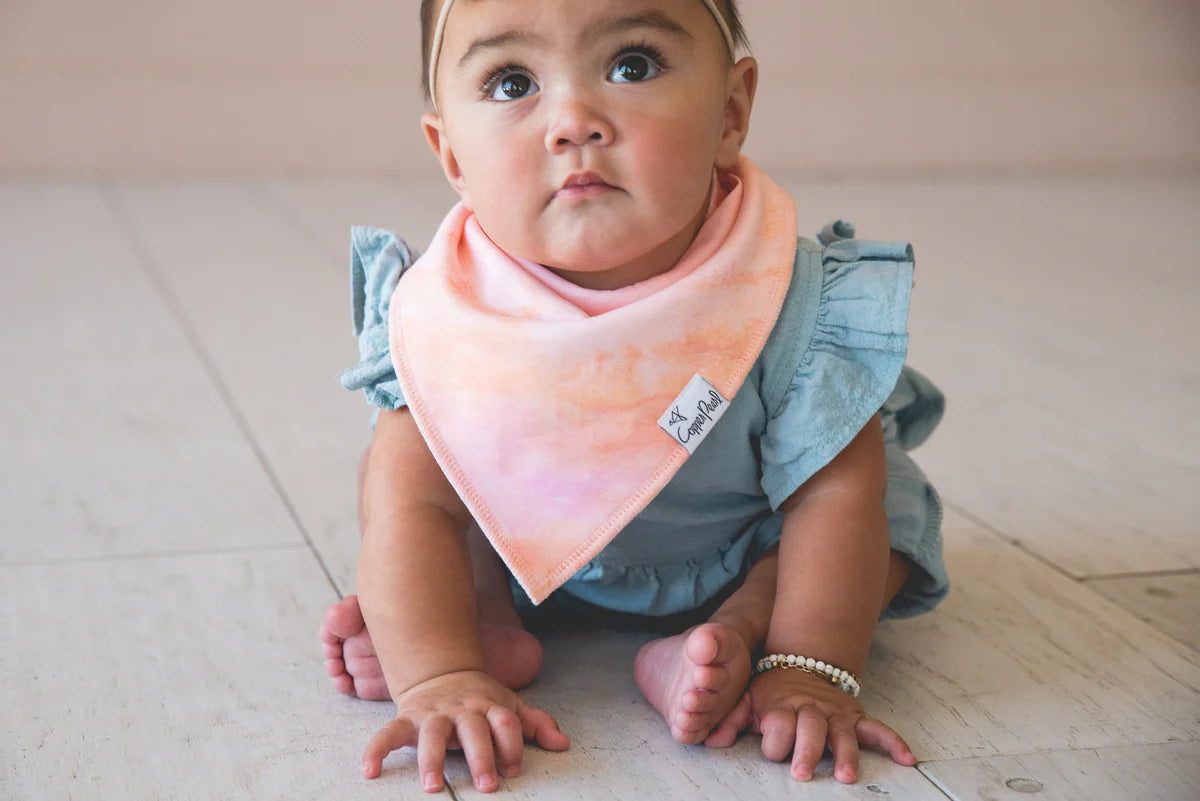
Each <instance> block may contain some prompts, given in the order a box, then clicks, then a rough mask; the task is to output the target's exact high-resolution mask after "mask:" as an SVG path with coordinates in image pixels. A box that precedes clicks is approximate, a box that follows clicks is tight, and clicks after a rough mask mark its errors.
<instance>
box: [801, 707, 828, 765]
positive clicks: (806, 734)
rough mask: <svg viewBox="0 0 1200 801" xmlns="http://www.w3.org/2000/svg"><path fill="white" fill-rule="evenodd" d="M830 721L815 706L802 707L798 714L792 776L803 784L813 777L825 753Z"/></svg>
mask: <svg viewBox="0 0 1200 801" xmlns="http://www.w3.org/2000/svg"><path fill="white" fill-rule="evenodd" d="M828 733H829V721H828V720H827V719H826V717H825V713H823V712H822V711H821V710H819V709H817V708H816V707H815V706H802V707H800V709H799V710H798V711H797V712H796V752H795V753H794V754H793V755H792V776H794V777H795V778H797V779H799V780H800V781H802V782H806V781H808V780H809V779H811V778H812V777H813V771H815V770H816V769H817V763H818V762H820V761H821V754H823V753H825V737H826V735H828Z"/></svg>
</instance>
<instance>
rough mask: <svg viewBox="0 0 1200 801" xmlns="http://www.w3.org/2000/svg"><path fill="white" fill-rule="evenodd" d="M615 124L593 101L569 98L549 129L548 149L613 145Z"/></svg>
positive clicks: (559, 109)
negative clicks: (600, 111) (613, 124)
mask: <svg viewBox="0 0 1200 801" xmlns="http://www.w3.org/2000/svg"><path fill="white" fill-rule="evenodd" d="M613 137H614V132H613V127H612V124H611V123H609V122H608V120H607V119H605V118H604V115H602V114H600V113H599V112H598V111H596V110H595V109H594V108H593V107H592V106H591V105H590V104H588V103H584V102H582V101H581V100H576V99H568V100H566V101H564V102H563V103H562V104H560V105H559V106H558V108H557V109H556V110H555V114H554V117H553V118H552V119H551V121H550V125H549V126H547V129H546V149H547V150H549V151H550V152H551V153H559V152H562V151H563V150H565V149H566V148H569V147H571V146H573V145H574V146H580V145H588V144H591V145H609V144H612V141H613Z"/></svg>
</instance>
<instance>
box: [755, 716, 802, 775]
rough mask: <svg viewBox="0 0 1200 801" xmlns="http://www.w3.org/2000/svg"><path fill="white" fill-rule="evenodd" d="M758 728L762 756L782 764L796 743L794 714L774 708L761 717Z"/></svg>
mask: <svg viewBox="0 0 1200 801" xmlns="http://www.w3.org/2000/svg"><path fill="white" fill-rule="evenodd" d="M758 728H759V729H760V730H761V731H762V752H763V756H765V757H766V758H767V759H769V760H771V761H772V762H782V761H783V760H785V759H787V755H788V754H790V753H791V751H792V744H793V743H794V742H795V741H796V713H795V712H793V711H792V710H790V709H785V708H783V707H778V706H777V707H775V708H774V709H772V710H770V711H768V712H767V714H765V715H763V716H762V720H761V721H759V724H758Z"/></svg>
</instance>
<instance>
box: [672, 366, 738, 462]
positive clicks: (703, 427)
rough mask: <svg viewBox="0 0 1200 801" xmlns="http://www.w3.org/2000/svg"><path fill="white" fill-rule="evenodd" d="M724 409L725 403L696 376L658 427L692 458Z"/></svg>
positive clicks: (723, 397) (725, 401) (723, 412)
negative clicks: (691, 455)
mask: <svg viewBox="0 0 1200 801" xmlns="http://www.w3.org/2000/svg"><path fill="white" fill-rule="evenodd" d="M728 408H729V400H728V399H727V398H726V397H725V396H724V395H722V394H721V393H720V392H718V391H717V389H716V387H714V386H713V385H712V384H710V383H708V381H706V380H705V379H704V377H703V376H701V375H700V374H699V373H696V375H694V376H692V380H691V381H689V382H688V385H687V386H686V387H684V390H683V392H681V393H679V397H678V398H676V399H675V402H674V403H672V404H671V407H670V408H669V409H667V410H666V411H665V412H663V416H662V417H660V418H658V424H659V425H660V426H661V427H662V429H663V431H666V432H667V433H668V434H670V435H671V437H672V438H673V439H674V440H675V441H676V442H678V443H679V444H680V445H682V446H683V447H685V448H687V451H688V453H689V454H692V453H695V452H696V448H698V447H700V443H701V442H703V441H704V438H705V437H707V436H708V433H709V432H710V431H712V430H713V426H715V425H716V424H717V421H718V420H720V419H721V417H722V415H724V414H725V410H726V409H728Z"/></svg>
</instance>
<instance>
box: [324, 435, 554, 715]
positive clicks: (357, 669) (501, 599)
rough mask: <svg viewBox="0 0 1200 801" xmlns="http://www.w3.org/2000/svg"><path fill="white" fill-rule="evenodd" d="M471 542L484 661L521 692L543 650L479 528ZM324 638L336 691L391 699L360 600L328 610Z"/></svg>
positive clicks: (474, 529)
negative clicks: (526, 626)
mask: <svg viewBox="0 0 1200 801" xmlns="http://www.w3.org/2000/svg"><path fill="white" fill-rule="evenodd" d="M369 453H370V450H368V451H367V453H365V454H363V458H362V461H361V462H360V463H359V468H358V489H359V510H358V522H359V531H362V530H363V513H362V512H363V510H362V486H363V476H364V474H365V472H366V465H367V457H368V455H369ZM467 542H468V545H469V547H470V552H471V570H472V574H473V576H474V579H475V597H476V609H477V612H478V623H479V636H480V639H481V640H482V643H483V657H484V663H485V665H486V667H487V671H488V673H490V674H491V675H492V677H493V678H495V679H496V680H497V681H499V682H500V683H501V684H503V685H505V686H506V687H509V688H510V689H514V690H516V689H520V688H521V687H524V686H525V685H527V684H529V683H530V682H531V681H533V679H534V678H535V677H536V676H537V674H538V671H539V670H541V667H542V647H541V645H540V644H539V643H538V641H537V638H535V637H534V636H533V635H532V634H530V633H529V632H527V631H525V629H524V627H523V626H522V625H521V618H520V617H519V616H518V615H517V611H516V609H515V608H514V607H513V599H512V590H511V589H510V588H509V584H508V575H507V573H506V572H505V570H504V564H503V563H502V562H501V561H500V557H499V556H497V555H496V552H495V551H494V550H492V548H491V546H490V545H489V544H488V542H487V538H486V537H484V536H483V532H482V531H480V530H479V528H478V527H477V526H474V525H472V526H471V529H470V531H469V532H468V533H467ZM320 638H321V644H322V647H323V649H324V651H325V672H326V673H328V674H329V675H330V676H331V677H332V678H333V686H334V688H335V689H336V690H337V691H338V692H340V693H343V694H345V695H356V696H358V697H359V698H364V699H367V700H371V701H386V700H388V699H389V698H391V695H390V694H389V693H388V688H387V682H386V681H385V680H384V677H383V670H382V669H381V668H380V666H379V659H378V657H376V655H375V646H374V645H373V644H372V643H371V635H370V633H369V632H368V631H367V628H366V624H365V622H364V621H363V616H362V612H361V611H360V609H359V606H358V598H357V597H356V596H353V595H347V596H346V597H345V598H343V599H342V600H341V601H339V602H338V603H336V604H334V605H333V606H331V607H329V609H328V610H327V611H326V613H325V621H324V622H323V623H322V625H321V631H320Z"/></svg>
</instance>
